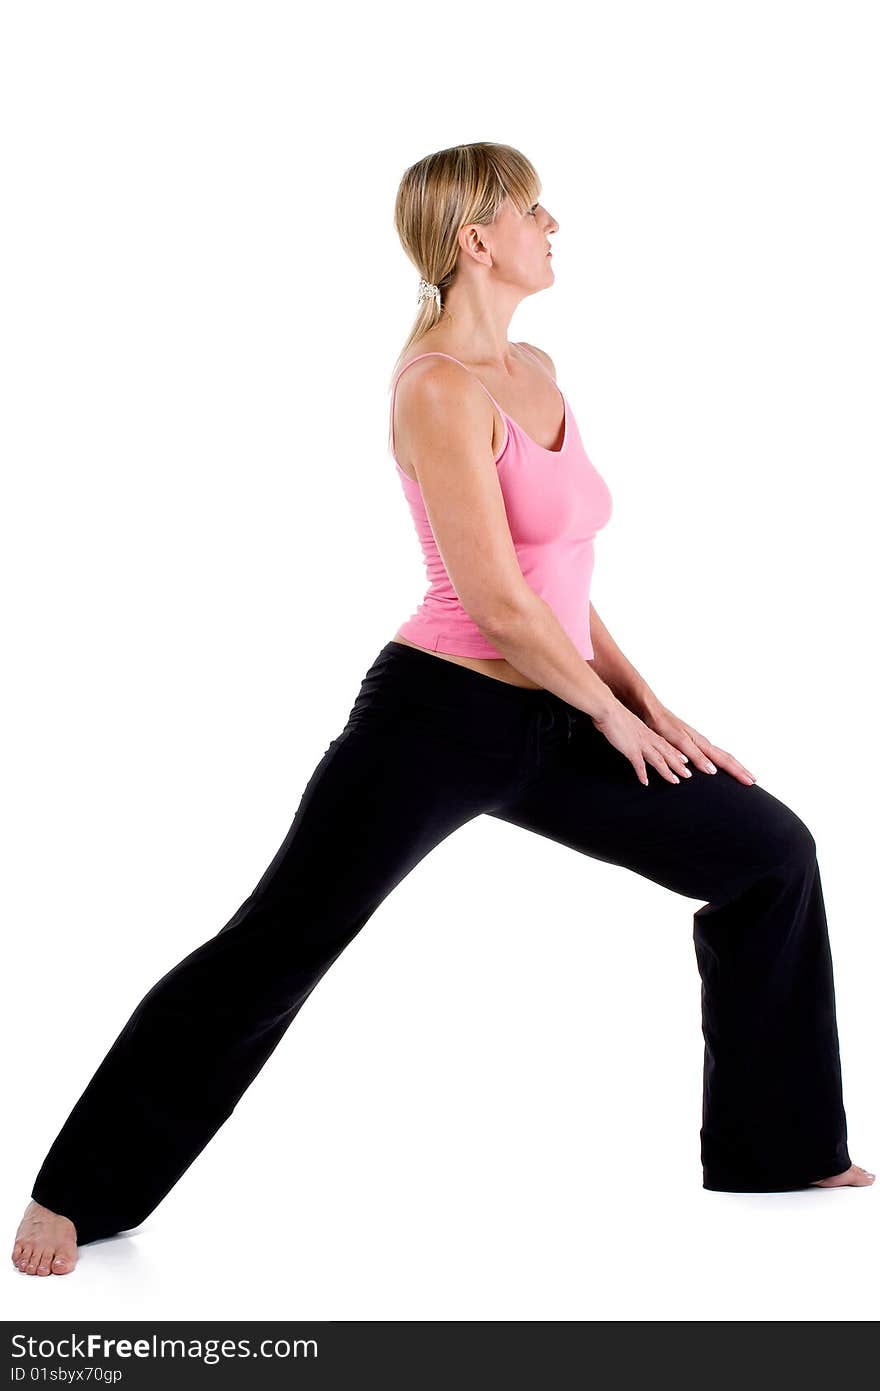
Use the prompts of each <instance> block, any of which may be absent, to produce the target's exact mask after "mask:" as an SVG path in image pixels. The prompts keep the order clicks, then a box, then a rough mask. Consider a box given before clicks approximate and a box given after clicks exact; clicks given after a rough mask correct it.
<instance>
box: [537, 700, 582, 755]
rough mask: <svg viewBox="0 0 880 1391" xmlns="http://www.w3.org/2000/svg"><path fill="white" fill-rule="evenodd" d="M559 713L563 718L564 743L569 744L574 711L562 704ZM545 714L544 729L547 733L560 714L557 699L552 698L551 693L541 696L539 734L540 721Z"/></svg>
mask: <svg viewBox="0 0 880 1391" xmlns="http://www.w3.org/2000/svg"><path fill="white" fill-rule="evenodd" d="M561 713H562V714H563V715H564V716H565V742H566V743H570V742H571V735H572V730H573V729H574V711H573V710H572V709H571V707H570V706H569V705H568V704H565V703H563V705H562V710H561ZM545 714H546V715H547V717H548V718H547V725H546V729H547V732H548V733H549V732H550V730H552V729H553V727H554V725H555V724H556V721H557V719H558V717H559V714H560V709H559V702H558V697H556V696H554V695H553V694H552V692H545V694H544V695H543V696H542V700H541V708H540V710H539V712H538V731H539V733H540V730H541V729H542V727H543V726H542V720H543V717H544V715H545Z"/></svg>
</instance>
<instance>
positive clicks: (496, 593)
mask: <svg viewBox="0 0 880 1391" xmlns="http://www.w3.org/2000/svg"><path fill="white" fill-rule="evenodd" d="M397 408H398V409H397V416H396V431H395V434H396V439H397V449H398V456H399V457H400V458H401V459H404V458H405V459H406V461H407V462H408V463H409V465H410V466H411V468H412V469H413V472H414V473H415V476H416V479H417V481H418V483H419V487H420V489H421V493H422V498H423V501H424V504H425V511H426V512H427V516H428V521H429V522H430V525H431V529H432V531H433V533H434V538H435V540H436V542H437V548H438V550H439V552H440V556H441V558H442V560H443V564H444V565H445V567H446V571H447V573H448V575H449V578H450V580H451V581H452V585H453V588H454V589H455V592H456V594H457V595H458V597H459V600H460V602H461V604H462V607H463V608H464V609H465V611H466V612H467V613H468V614H469V615H470V617H471V618H472V619H473V621H474V623H475V624H476V625H477V627H478V628H479V629H480V631H481V632H482V633H484V634H485V635H486V637H487V638H488V639H489V641H490V642H491V643H492V645H493V647H495V648H496V650H497V651H498V652H500V653H501V655H502V657H505V658H506V659H507V661H509V662H510V663H511V665H512V666H514V667H516V668H517V670H518V671H521V672H523V673H524V674H525V675H526V676H529V677H531V679H532V680H533V681H534V682H536V683H537V684H538V685H539V686H542V687H543V688H544V689H545V690H549V691H552V692H553V693H554V694H555V695H558V696H560V697H561V698H562V699H563V700H565V701H568V703H569V704H570V705H573V706H574V707H575V708H576V709H578V710H583V711H584V712H585V713H587V714H589V715H590V716H591V717H592V718H593V721H594V723H595V724H596V727H597V728H598V729H599V730H600V731H601V732H602V733H603V734H604V735H605V737H606V738H607V739H608V740H609V742H610V743H612V744H613V745H614V747H615V748H617V749H619V750H620V751H621V752H622V753H624V754H625V756H626V757H627V758H629V759H630V761H631V762H632V764H633V767H634V768H635V769H636V773H637V775H638V776H639V777H640V780H641V781H642V782H645V783H646V782H647V773H646V771H645V766H644V765H645V760H646V759H647V761H648V762H650V763H652V764H653V766H654V767H656V768H658V769H659V770H660V772H661V773H662V775H663V776H664V777H665V778H667V779H668V780H669V781H670V782H677V781H678V779H677V777H676V776H675V774H674V773H673V772H672V771H671V770H670V769H669V767H667V763H666V760H667V758H668V759H670V760H675V761H676V766H679V767H680V766H681V765H682V764H683V760H682V759H681V755H680V754H679V752H678V750H677V749H675V748H674V747H673V745H672V744H670V743H669V742H668V741H667V740H666V739H665V738H663V737H662V736H661V735H658V734H655V733H654V732H653V731H651V730H649V729H648V728H647V726H646V725H644V724H643V723H642V721H641V719H639V717H638V716H637V715H635V714H634V713H633V712H631V711H629V710H628V709H627V708H626V706H625V705H623V703H622V702H621V701H619V700H618V699H617V697H616V696H615V694H614V692H613V691H612V690H611V688H610V687H609V686H608V685H607V684H606V683H605V681H604V680H603V679H602V677H601V676H599V675H598V674H597V672H595V671H594V670H593V669H592V667H591V666H590V665H589V663H588V662H585V661H584V659H583V657H582V656H581V654H580V653H579V652H578V650H577V648H576V647H575V645H574V643H573V642H572V641H571V639H570V637H569V636H568V634H567V633H566V631H565V629H564V628H563V627H562V624H561V623H560V622H559V620H558V618H557V617H556V615H555V613H554V612H553V610H552V609H551V608H550V606H549V604H546V603H545V602H544V600H543V599H541V598H539V596H538V595H537V594H536V593H535V591H534V590H533V589H532V588H531V586H530V585H529V584H528V583H527V582H526V580H525V578H524V577H523V573H522V570H521V569H520V565H519V560H518V558H517V554H516V548H515V546H514V544H513V538H512V537H511V534H510V527H509V525H508V521H507V512H506V509H505V506H504V497H503V495H502V492H501V484H500V482H499V479H498V473H497V469H496V467H495V463H494V460H493V456H492V407H491V405H490V403H489V399H488V397H487V396H486V394H485V393H484V392H483V390H482V388H481V387H480V386H479V384H478V383H477V382H475V381H474V380H473V377H472V376H471V375H470V374H469V373H467V372H466V371H464V370H463V369H462V368H461V367H460V366H459V365H458V364H457V363H454V362H452V361H450V360H449V359H447V358H425V359H423V361H422V362H420V363H415V364H414V365H413V366H412V367H411V368H410V369H409V370H408V371H407V373H406V375H405V377H404V378H403V380H402V382H401V384H400V386H399V388H398V393H397Z"/></svg>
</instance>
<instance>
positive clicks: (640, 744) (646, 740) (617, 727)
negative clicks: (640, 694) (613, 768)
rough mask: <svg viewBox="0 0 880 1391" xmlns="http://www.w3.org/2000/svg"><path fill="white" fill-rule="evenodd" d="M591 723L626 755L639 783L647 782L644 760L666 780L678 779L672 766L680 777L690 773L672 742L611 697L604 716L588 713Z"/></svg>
mask: <svg viewBox="0 0 880 1391" xmlns="http://www.w3.org/2000/svg"><path fill="white" fill-rule="evenodd" d="M591 718H592V721H593V724H594V725H595V726H596V728H597V729H598V731H599V733H600V734H604V735H605V738H606V739H607V740H608V742H609V744H612V745H613V746H614V748H615V749H618V750H619V752H620V753H622V754H623V755H624V757H625V758H628V759H629V761H630V763H631V764H632V766H633V768H635V770H636V776H637V778H638V780H639V782H641V783H644V784H645V786H646V787H647V785H648V770H647V768H646V767H645V763H646V762H647V763H650V764H651V766H652V768H656V769H657V770H658V772H660V773H661V774H662V775H663V777H664V778H665V779H666V781H667V782H680V781H681V779H680V778H679V777H677V776H676V773H675V771H674V770H675V769H677V770H678V772H680V773H682V774H683V775H684V777H686V778H689V777H690V776H691V772H690V769H689V768H687V767H686V766H685V765H686V763H687V759H686V758H685V755H684V754H683V753H682V752H681V750H680V749H677V748H676V747H675V745H674V744H670V742H669V740H668V739H664V738H663V735H662V734H657V733H656V732H655V731H654V730H653V729H650V728H649V726H648V725H646V724H645V722H644V721H643V720H640V719H639V717H638V715H636V714H634V713H633V712H632V710H630V709H629V707H628V706H626V705H624V704H623V702H622V701H620V700H617V699H616V698H615V700H614V702H613V704H612V705H611V707H610V709H609V710H608V713H607V714H605V715H602V716H601V717H600V716H597V715H593V716H591Z"/></svg>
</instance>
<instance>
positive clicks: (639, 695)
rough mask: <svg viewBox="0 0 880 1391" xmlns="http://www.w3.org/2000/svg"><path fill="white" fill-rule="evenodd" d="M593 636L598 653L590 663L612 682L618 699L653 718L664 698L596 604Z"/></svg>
mask: <svg viewBox="0 0 880 1391" xmlns="http://www.w3.org/2000/svg"><path fill="white" fill-rule="evenodd" d="M590 636H591V638H592V640H593V653H594V655H593V657H591V658H590V666H591V667H592V668H593V670H594V671H595V672H596V674H597V676H599V677H601V679H602V680H603V681H604V682H605V683H606V684H607V685H608V686H609V688H610V689H611V690H612V691H613V692H614V694H615V695H616V696H617V699H618V700H622V701H623V703H624V705H626V706H627V707H628V708H629V709H630V710H633V711H634V712H635V713H636V714H637V715H638V716H640V718H641V719H643V720H644V719H650V718H651V717H652V716H653V715H654V714H656V712H657V711H658V710H659V708H660V701H659V700H658V699H657V697H656V696H655V694H654V692H653V691H652V690H651V687H650V686H649V685H648V683H647V681H646V680H645V679H644V677H642V676H640V675H639V673H638V672H637V671H636V669H635V667H634V666H633V665H632V663H631V662H629V661H628V660H627V659H626V657H625V656H624V655H623V653H622V652H621V650H620V648H619V647H618V646H617V643H616V642H615V641H614V639H613V638H612V636H611V634H610V633H609V631H608V629H607V628H606V627H605V624H604V623H603V622H602V620H601V618H600V617H599V615H598V613H597V612H596V610H595V609H594V607H593V605H592V604H590Z"/></svg>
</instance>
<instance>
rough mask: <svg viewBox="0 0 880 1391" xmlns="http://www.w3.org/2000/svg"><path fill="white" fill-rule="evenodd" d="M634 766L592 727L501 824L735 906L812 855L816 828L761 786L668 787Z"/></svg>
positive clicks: (585, 726)
mask: <svg viewBox="0 0 880 1391" xmlns="http://www.w3.org/2000/svg"><path fill="white" fill-rule="evenodd" d="M648 779H649V781H648V785H647V786H645V785H644V784H643V783H640V782H639V780H638V778H637V777H636V774H635V771H634V769H633V767H632V764H631V763H630V762H629V760H628V759H626V758H625V757H624V756H623V754H621V753H620V752H619V751H618V750H617V749H615V748H614V747H613V745H611V744H610V743H609V742H608V740H607V739H606V738H605V737H604V736H603V735H602V734H600V732H599V731H598V730H597V729H596V727H595V725H594V724H593V723H592V721H591V720H589V718H585V719H583V720H582V719H580V718H579V719H578V720H577V721H576V724H575V728H574V730H573V735H572V739H571V741H570V742H569V743H568V744H567V745H565V746H564V747H563V748H562V749H561V750H560V751H559V752H558V753H557V754H556V755H555V756H554V757H552V758H550V760H549V761H548V764H547V766H546V768H545V769H544V771H543V773H542V774H541V775H540V776H539V777H537V778H536V779H534V780H533V781H531V782H529V783H528V784H527V785H526V786H525V787H524V788H522V789H521V790H520V791H519V792H518V793H517V794H516V795H514V796H513V797H512V798H511V799H510V800H509V801H508V802H506V803H505V805H504V806H503V807H500V808H495V809H493V810H491V811H490V813H489V814H490V815H493V816H495V817H497V818H499V819H501V820H504V821H509V822H511V823H512V824H513V825H516V826H521V827H523V828H524V829H526V830H529V831H535V832H537V833H538V834H540V835H543V836H547V837H548V838H549V839H551V840H555V841H558V842H559V843H561V844H563V845H567V846H569V847H570V848H571V849H573V850H579V851H581V852H582V853H583V854H585V855H589V856H591V857H593V858H594V859H599V860H605V861H607V862H609V863H611V864H617V865H623V866H625V867H626V868H628V869H632V870H635V871H636V872H637V873H638V874H641V875H643V876H644V877H645V878H648V879H653V880H654V881H655V882H656V883H658V884H662V885H663V886H664V887H666V888H670V889H674V890H675V891H676V892H677V893H680V894H684V895H686V896H687V897H689V898H702V899H709V900H715V901H718V900H719V899H723V898H728V897H733V896H734V895H735V894H737V893H739V892H740V891H741V890H742V889H743V888H744V887H746V886H747V885H748V884H750V883H752V882H753V881H754V879H755V877H756V876H760V875H761V874H763V873H765V872H766V871H767V870H768V869H771V868H773V867H774V866H775V865H778V864H781V863H782V862H784V861H785V860H787V859H788V858H790V857H792V856H794V855H804V854H806V855H808V856H809V855H812V854H813V853H814V852H815V843H814V841H813V838H812V836H811V834H810V831H809V829H808V828H807V826H806V825H805V824H804V822H803V821H802V820H801V819H800V817H798V816H797V815H796V814H795V812H793V811H792V810H791V808H790V807H788V806H786V804H785V803H784V802H782V801H780V800H779V799H778V798H777V797H774V796H773V794H772V793H770V792H768V791H767V790H766V789H765V788H763V787H762V786H761V785H760V784H759V783H753V784H751V786H746V785H745V784H743V783H741V782H739V781H738V780H737V779H736V778H734V777H733V776H732V775H731V774H729V773H726V772H725V771H724V770H723V769H719V770H718V772H717V773H704V772H702V771H700V770H699V769H694V770H693V773H692V776H691V777H690V778H682V780H681V781H680V782H679V783H671V782H667V780H666V779H665V778H663V777H662V776H661V774H660V773H659V772H658V771H657V770H656V769H655V768H649V769H648Z"/></svg>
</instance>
